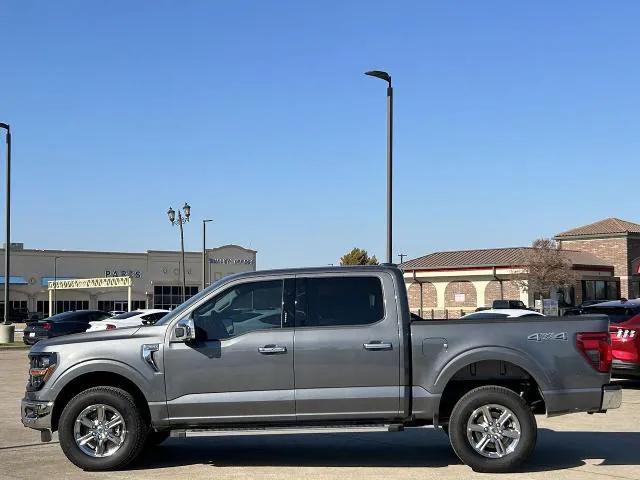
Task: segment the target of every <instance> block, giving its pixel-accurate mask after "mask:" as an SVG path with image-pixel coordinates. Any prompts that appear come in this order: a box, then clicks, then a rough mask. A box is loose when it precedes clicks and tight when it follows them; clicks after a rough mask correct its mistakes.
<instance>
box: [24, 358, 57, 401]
mask: <svg viewBox="0 0 640 480" xmlns="http://www.w3.org/2000/svg"><path fill="white" fill-rule="evenodd" d="M57 365H58V355H57V354H55V353H34V354H32V355H29V383H28V384H27V391H29V392H33V391H35V390H40V389H41V388H42V386H43V385H44V383H45V382H46V381H47V380H48V379H49V377H51V374H52V373H53V371H54V370H55V369H56V366H57Z"/></svg>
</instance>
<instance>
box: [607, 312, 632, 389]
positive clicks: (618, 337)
mask: <svg viewBox="0 0 640 480" xmlns="http://www.w3.org/2000/svg"><path fill="white" fill-rule="evenodd" d="M609 334H610V335H611V348H612V355H613V369H612V374H613V375H617V376H619V377H627V376H631V377H635V378H640V314H638V315H635V316H633V317H631V318H630V319H629V320H626V321H624V322H620V323H612V324H611V325H609Z"/></svg>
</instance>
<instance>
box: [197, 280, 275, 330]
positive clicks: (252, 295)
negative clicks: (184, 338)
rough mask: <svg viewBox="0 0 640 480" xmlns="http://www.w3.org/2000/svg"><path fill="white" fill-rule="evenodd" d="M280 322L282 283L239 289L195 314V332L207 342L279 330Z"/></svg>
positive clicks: (259, 284) (231, 291)
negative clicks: (269, 329)
mask: <svg viewBox="0 0 640 480" xmlns="http://www.w3.org/2000/svg"><path fill="white" fill-rule="evenodd" d="M281 318H282V280H270V281H263V282H250V283H243V284H240V285H236V286H235V287H231V288H230V289H228V290H225V291H223V292H222V293H220V294H218V295H216V296H215V297H214V298H212V299H211V300H209V301H208V302H206V303H205V304H204V305H202V306H201V307H199V308H197V309H196V310H195V311H194V312H193V321H194V323H195V326H196V331H197V333H198V335H199V336H201V338H202V339H206V340H220V339H225V338H229V337H234V336H238V335H242V334H244V333H248V332H251V331H254V330H264V329H268V328H280V327H281V321H282V320H281Z"/></svg>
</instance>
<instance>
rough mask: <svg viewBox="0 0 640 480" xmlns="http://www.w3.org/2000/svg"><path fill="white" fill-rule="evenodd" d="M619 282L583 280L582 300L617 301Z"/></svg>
mask: <svg viewBox="0 0 640 480" xmlns="http://www.w3.org/2000/svg"><path fill="white" fill-rule="evenodd" d="M618 291H619V289H618V282H616V281H614V280H610V281H605V280H582V293H583V295H582V300H583V301H585V300H616V299H617V298H618Z"/></svg>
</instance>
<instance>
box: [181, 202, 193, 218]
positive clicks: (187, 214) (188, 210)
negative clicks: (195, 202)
mask: <svg viewBox="0 0 640 480" xmlns="http://www.w3.org/2000/svg"><path fill="white" fill-rule="evenodd" d="M182 210H183V211H184V216H185V218H186V219H187V222H188V221H189V217H190V216H191V206H190V205H189V204H188V203H187V202H184V207H182Z"/></svg>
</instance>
